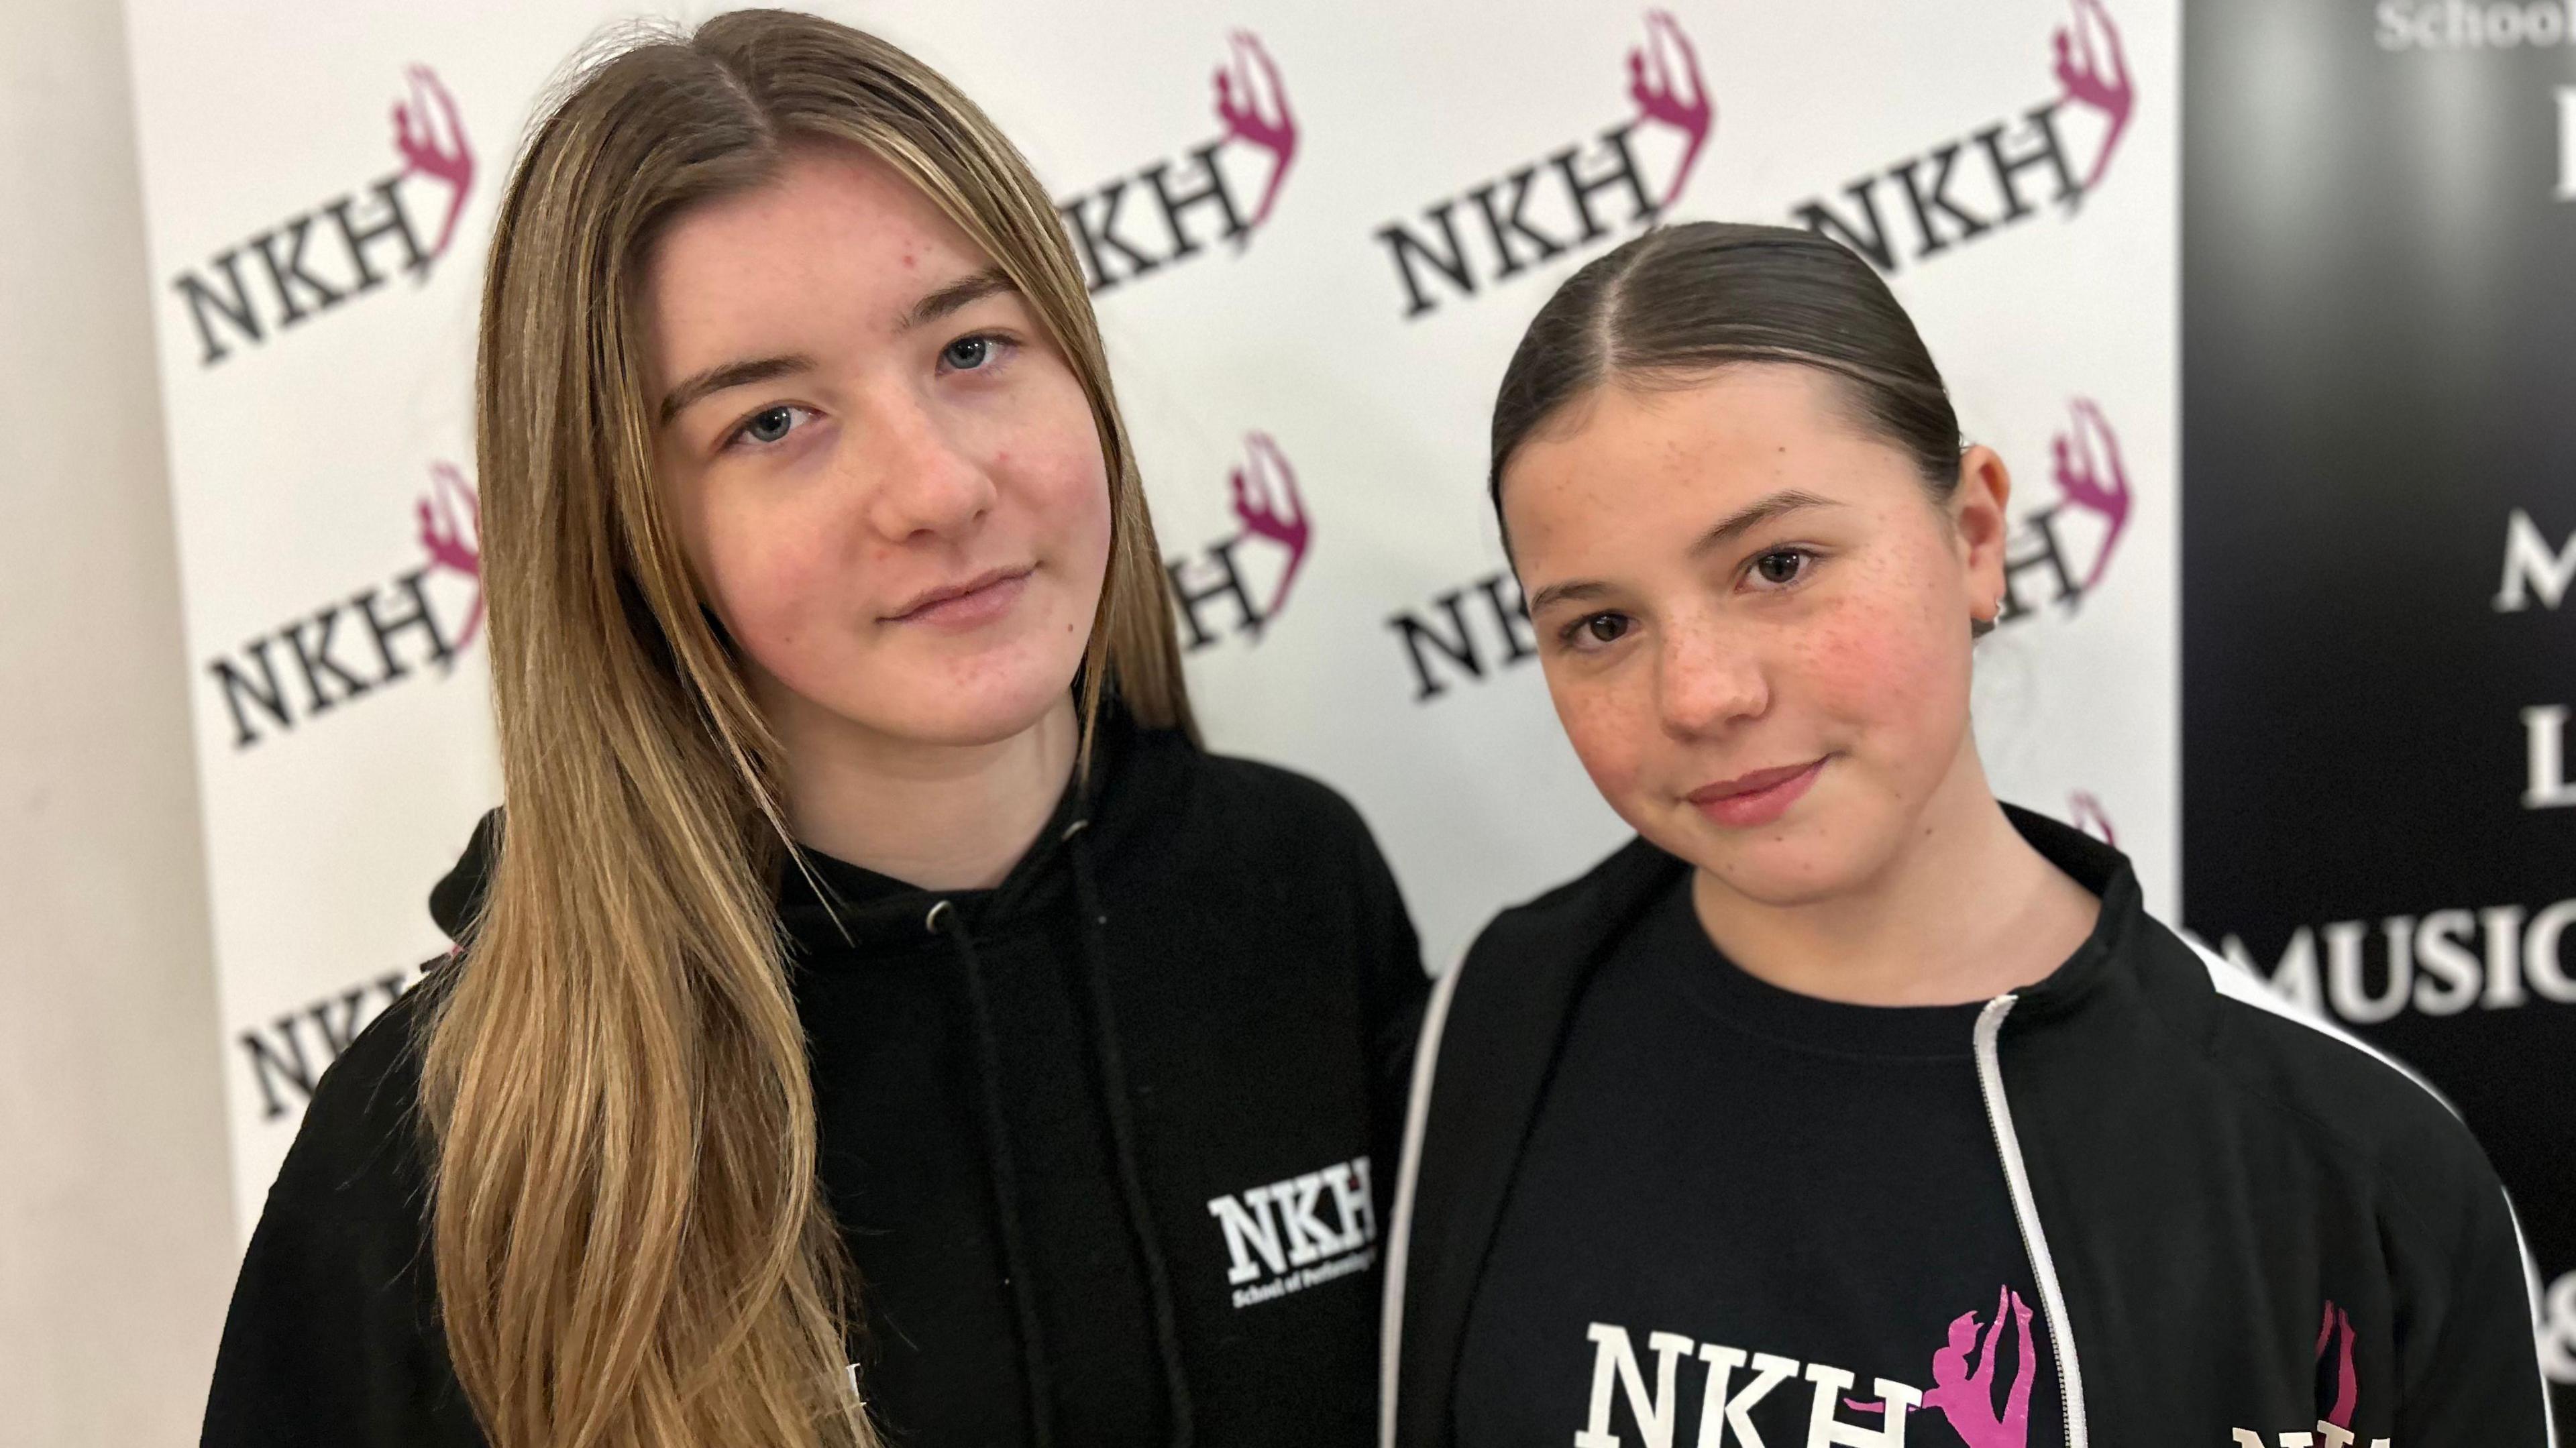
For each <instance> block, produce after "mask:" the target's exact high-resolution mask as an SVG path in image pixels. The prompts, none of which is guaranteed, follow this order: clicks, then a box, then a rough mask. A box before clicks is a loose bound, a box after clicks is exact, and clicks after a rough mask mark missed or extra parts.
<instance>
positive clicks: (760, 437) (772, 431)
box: [742, 407, 796, 443]
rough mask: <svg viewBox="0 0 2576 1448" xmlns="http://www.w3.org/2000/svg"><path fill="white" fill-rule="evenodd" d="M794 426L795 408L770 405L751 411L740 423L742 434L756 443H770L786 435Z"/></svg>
mask: <svg viewBox="0 0 2576 1448" xmlns="http://www.w3.org/2000/svg"><path fill="white" fill-rule="evenodd" d="M795 426H796V409H795V408H792V407H772V408H768V409H766V410H764V411H761V412H756V413H753V414H752V416H751V420H750V421H749V422H746V423H744V424H743V425H742V435H743V436H744V437H747V438H749V439H751V440H752V441H753V442H758V443H771V442H776V441H778V440H779V439H781V438H783V437H785V436H787V434H788V433H789V432H791V431H793V430H794V428H795Z"/></svg>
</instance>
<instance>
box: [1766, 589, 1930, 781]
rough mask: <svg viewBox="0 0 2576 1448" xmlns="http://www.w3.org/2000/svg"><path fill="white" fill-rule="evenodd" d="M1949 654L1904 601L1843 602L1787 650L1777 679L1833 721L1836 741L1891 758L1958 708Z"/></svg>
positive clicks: (1903, 752) (1904, 751)
mask: <svg viewBox="0 0 2576 1448" xmlns="http://www.w3.org/2000/svg"><path fill="white" fill-rule="evenodd" d="M1964 627H1965V626H1964V625H1962V629H1963V630H1964ZM1952 652H1953V650H1952V649H1951V648H1950V647H1948V646H1947V645H1945V644H1944V642H1943V641H1942V640H1940V639H1938V638H1935V637H1932V636H1931V635H1930V633H1929V620H1928V619H1927V618H1926V617H1925V616H1924V614H1923V613H1922V611H1921V610H1920V609H1919V608H1918V607H1916V606H1914V605H1913V603H1912V602H1911V601H1910V600H1906V601H1895V602H1891V603H1890V604H1887V605H1881V606H1862V607H1852V608H1846V609H1843V610H1840V611H1838V612H1837V613H1836V614H1835V615H1834V616H1833V617H1832V618H1831V619H1830V620H1825V621H1821V622H1820V623H1819V624H1818V626H1817V627H1816V628H1815V629H1813V630H1812V631H1810V632H1809V633H1808V634H1807V636H1806V637H1804V638H1802V639H1800V640H1799V641H1798V643H1797V645H1796V646H1795V647H1794V648H1793V649H1792V650H1790V651H1789V653H1788V661H1789V665H1790V666H1789V668H1787V669H1785V670H1784V671H1783V675H1784V678H1783V682H1784V683H1785V684H1786V685H1787V687H1788V688H1789V689H1791V690H1794V692H1795V694H1796V696H1797V697H1798V698H1799V700H1800V701H1801V702H1802V703H1803V705H1804V706H1805V707H1806V708H1808V709H1811V710H1813V711H1814V712H1815V713H1816V714H1818V715H1819V716H1821V717H1822V719H1824V720H1827V721H1831V723H1832V724H1833V725H1837V726H1839V732H1842V733H1843V734H1845V735H1846V736H1847V737H1846V738H1845V739H1843V740H1841V741H1838V742H1841V743H1843V744H1844V745H1845V746H1846V747H1850V746H1852V745H1857V746H1859V747H1861V748H1862V749H1863V750H1865V751H1867V752H1869V753H1873V754H1878V755H1881V756H1885V757H1888V758H1889V759H1890V762H1893V760H1894V759H1895V758H1897V757H1901V756H1905V755H1908V754H1910V753H1912V752H1913V751H1914V747H1915V742H1916V740H1917V738H1918V736H1921V735H1923V734H1925V733H1926V732H1927V731H1929V730H1931V729H1933V728H1935V727H1937V726H1938V725H1939V724H1940V723H1941V721H1943V720H1945V719H1947V718H1948V717H1950V716H1951V715H1952V714H1953V713H1955V712H1956V711H1957V710H1958V709H1959V708H1960V707H1961V703H1960V701H1959V697H1958V696H1959V695H1960V693H1961V689H1962V681H1961V680H1960V679H1959V678H1958V677H1957V675H1958V672H1959V671H1958V669H1957V667H1956V665H1955V663H1954V662H1953V661H1952V659H1951V657H1950V656H1951V653H1952ZM1775 687H1776V686H1775Z"/></svg>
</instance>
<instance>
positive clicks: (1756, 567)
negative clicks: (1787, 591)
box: [1753, 548, 1807, 587]
mask: <svg viewBox="0 0 2576 1448" xmlns="http://www.w3.org/2000/svg"><path fill="white" fill-rule="evenodd" d="M1806 569H1807V555H1806V554H1804V553H1801V552H1799V551H1797V550H1796V549H1794V548H1776V549H1773V550H1772V551H1771V552H1768V553H1765V554H1763V555H1762V556H1761V557H1759V558H1756V559H1754V560H1753V571H1754V573H1755V574H1756V575H1758V576H1759V577H1760V578H1761V579H1762V581H1763V582H1765V583H1768V584H1771V585H1773V586H1775V587H1776V586H1779V585H1783V584H1790V583H1795V582H1797V581H1798V575H1799V574H1801V573H1804V572H1805V571H1806Z"/></svg>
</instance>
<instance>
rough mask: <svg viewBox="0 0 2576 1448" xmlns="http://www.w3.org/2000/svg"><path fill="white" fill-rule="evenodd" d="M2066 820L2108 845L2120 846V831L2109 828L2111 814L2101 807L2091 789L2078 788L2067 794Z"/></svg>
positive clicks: (2115, 847)
mask: <svg viewBox="0 0 2576 1448" xmlns="http://www.w3.org/2000/svg"><path fill="white" fill-rule="evenodd" d="M2067 805H2068V808H2067V813H2066V822H2067V823H2068V824H2071V825H2073V826H2075V827H2076V828H2077V829H2079V830H2082V831H2083V832H2084V833H2086V834H2088V835H2091V836H2092V837H2093V838H2095V839H2097V840H2100V841H2101V842H2102V843H2104V844H2106V845H2109V846H2110V847H2111V848H2113V849H2115V850H2116V849H2118V848H2119V847H2120V833H2119V831H2117V830H2114V829H2112V828H2111V816H2110V815H2109V814H2107V813H2105V812H2104V811H2103V809H2102V801H2100V800H2099V799H2096V798H2094V796H2093V792H2092V791H2091V790H2086V789H2079V790H2077V791H2075V793H2073V794H2071V795H2069V796H2067Z"/></svg>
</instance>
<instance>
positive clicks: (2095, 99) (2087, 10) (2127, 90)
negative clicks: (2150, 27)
mask: <svg viewBox="0 0 2576 1448" xmlns="http://www.w3.org/2000/svg"><path fill="white" fill-rule="evenodd" d="M2074 3H2075V24H2074V25H2073V26H2071V27H2068V26H2060V27H2059V28H2058V30H2057V31H2056V34H2055V36H2054V39H2055V42H2056V50H2057V84H2058V85H2059V86H2060V87H2061V88H2062V89H2063V90H2064V92H2065V96H2066V99H2068V100H2070V101H2079V102H2082V103H2083V104H2085V105H2088V106H2091V107H2092V108H2093V109H2095V110H2097V111H2100V112H2101V113H2102V114H2103V116H2104V117H2105V118H2106V119H2108V120H2109V121H2110V123H2111V129H2110V130H2109V131H2108V132H2106V133H2105V134H2104V135H2103V137H2102V149H2101V150H2100V151H2099V152H2097V153H2095V155H2094V157H2093V169H2092V170H2091V171H2088V172H2086V173H2085V176H2084V183H2083V186H2082V187H2081V188H2080V190H2079V191H2078V192H2077V195H2079V196H2080V195H2082V193H2083V192H2085V191H2090V190H2092V189H2093V188H2094V187H2095V186H2096V185H2098V184H2100V183H2101V180H2102V173H2103V172H2105V171H2108V170H2109V169H2111V153H2112V152H2113V151H2116V150H2118V149H2119V147H2120V136H2121V133H2122V132H2124V131H2126V130H2128V128H2129V112H2130V111H2131V110H2133V109H2135V108H2136V106H2137V102H2138V88H2137V86H2136V84H2135V83H2134V82H2133V81H2131V79H2130V78H2129V61H2128V57H2127V55H2126V54H2124V53H2123V52H2122V51H2121V49H2120V27H2119V26H2117V25H2114V24H2112V23H2111V12H2110V11H2109V10H2108V9H2106V8H2104V6H2103V3H2102V0H2074ZM2097 44H2098V46H2099V49H2098V50H2097V49H2096V46H2097Z"/></svg>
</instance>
